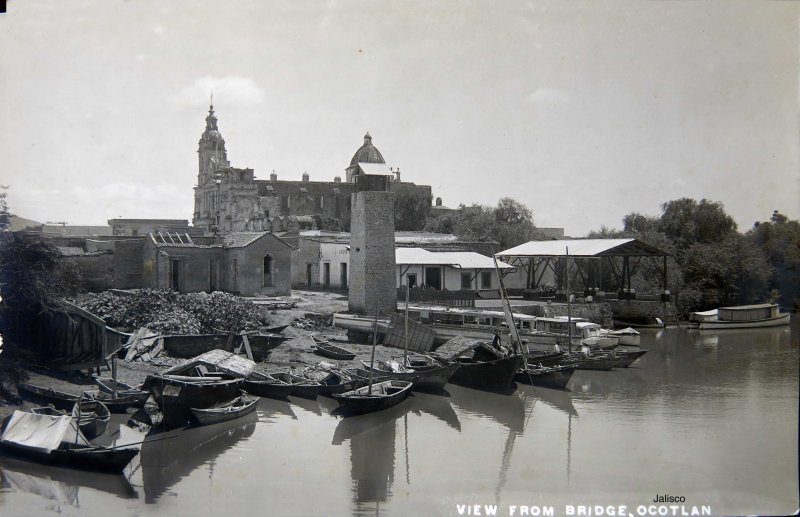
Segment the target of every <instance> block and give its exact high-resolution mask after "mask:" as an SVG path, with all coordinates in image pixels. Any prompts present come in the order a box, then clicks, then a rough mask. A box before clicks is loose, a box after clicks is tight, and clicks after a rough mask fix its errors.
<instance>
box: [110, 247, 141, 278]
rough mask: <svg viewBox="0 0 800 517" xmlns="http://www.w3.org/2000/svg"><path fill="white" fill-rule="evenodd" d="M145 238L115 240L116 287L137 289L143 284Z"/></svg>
mask: <svg viewBox="0 0 800 517" xmlns="http://www.w3.org/2000/svg"><path fill="white" fill-rule="evenodd" d="M143 251H144V239H143V238H142V239H135V240H124V241H114V287H116V288H117V289H135V288H138V287H141V286H142V282H143V278H142V275H143V270H142V264H143V261H142V254H143Z"/></svg>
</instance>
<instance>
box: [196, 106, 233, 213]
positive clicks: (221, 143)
mask: <svg viewBox="0 0 800 517" xmlns="http://www.w3.org/2000/svg"><path fill="white" fill-rule="evenodd" d="M197 154H198V161H199V163H198V172H197V186H196V187H195V188H194V217H193V218H192V224H193V225H194V226H205V227H210V226H211V225H213V224H214V223H215V216H216V210H217V206H216V205H217V203H218V200H217V193H218V188H217V184H216V183H215V177H214V174H215V173H216V172H217V171H219V170H221V169H226V168H229V167H230V166H231V164H230V162H229V161H228V153H227V151H226V150H225V139H224V138H222V135H221V134H220V132H219V129H217V117H216V116H215V115H214V105H213V104H212V105H210V106H209V108H208V116H207V117H206V129H205V131H203V134H202V136H201V137H200V141H199V142H198V149H197Z"/></svg>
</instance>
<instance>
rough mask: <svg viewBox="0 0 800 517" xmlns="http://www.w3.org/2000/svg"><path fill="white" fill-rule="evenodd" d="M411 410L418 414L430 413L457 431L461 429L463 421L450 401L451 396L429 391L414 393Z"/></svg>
mask: <svg viewBox="0 0 800 517" xmlns="http://www.w3.org/2000/svg"><path fill="white" fill-rule="evenodd" d="M411 410H412V411H413V412H414V413H416V414H421V413H428V414H430V415H433V416H435V417H436V418H438V419H439V420H441V421H442V422H444V423H446V424H447V425H449V426H450V427H452V428H453V429H455V430H456V431H459V432H460V431H461V422H460V421H459V420H458V415H457V414H456V411H455V410H454V409H453V405H452V404H451V403H450V399H449V397H443V396H441V395H431V394H428V393H421V392H420V393H414V396H413V397H412V400H411Z"/></svg>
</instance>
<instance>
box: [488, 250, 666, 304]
mask: <svg viewBox="0 0 800 517" xmlns="http://www.w3.org/2000/svg"><path fill="white" fill-rule="evenodd" d="M495 256H496V257H497V258H498V259H500V260H503V261H505V262H508V263H509V264H510V265H512V266H515V267H517V268H519V269H520V270H522V271H524V273H525V275H526V276H527V281H526V286H525V290H526V291H527V292H533V291H535V290H536V289H537V288H538V287H540V285H541V280H542V278H543V277H545V276H546V275H547V274H548V273H550V274H552V275H553V276H554V277H555V283H556V285H555V288H556V289H557V293H559V294H561V296H565V294H566V289H567V285H569V286H570V292H571V293H573V294H574V293H575V291H576V289H578V288H579V289H583V292H584V295H593V294H597V293H601V292H602V293H605V292H610V293H614V294H615V295H616V297H619V299H635V298H636V293H635V290H634V289H633V287H632V286H631V276H633V275H634V274H635V273H636V271H637V269H638V268H639V267H640V265H641V264H642V263H643V262H644V261H649V262H650V263H651V264H652V265H653V266H654V267H656V268H657V270H658V271H659V274H660V277H661V288H662V289H661V293H659V296H662V297H663V296H664V295H668V291H669V288H668V286H667V257H668V256H669V253H667V252H665V251H663V250H661V249H658V248H656V247H655V246H651V245H650V244H647V243H646V242H642V241H640V240H638V239H569V240H566V239H564V240H551V241H530V242H526V243H524V244H520V245H519V246H515V247H513V248H509V249H507V250H504V251H501V252H499V253H496V254H495ZM567 280H569V284H567ZM667 298H668V296H667ZM663 301H666V300H663Z"/></svg>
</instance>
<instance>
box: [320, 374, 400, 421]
mask: <svg viewBox="0 0 800 517" xmlns="http://www.w3.org/2000/svg"><path fill="white" fill-rule="evenodd" d="M411 386H412V384H411V383H410V382H408V381H399V380H388V381H382V382H378V383H374V384H372V385H368V386H362V387H361V388H357V389H355V390H352V391H346V392H344V393H339V394H334V395H333V398H334V399H335V400H336V401H337V402H338V403H339V408H340V409H341V411H343V412H346V413H348V414H364V413H371V412H373V411H380V410H382V409H388V408H390V407H393V406H396V405H398V404H399V403H400V402H402V401H403V400H405V399H406V397H408V395H409V394H410V393H411Z"/></svg>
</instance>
